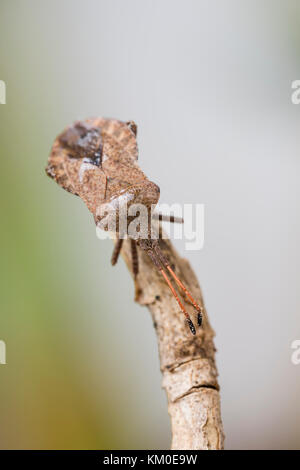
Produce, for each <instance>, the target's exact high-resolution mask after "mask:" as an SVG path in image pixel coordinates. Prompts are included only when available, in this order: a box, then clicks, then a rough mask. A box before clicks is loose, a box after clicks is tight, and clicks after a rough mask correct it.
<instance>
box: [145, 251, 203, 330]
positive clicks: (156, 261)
mask: <svg viewBox="0 0 300 470" xmlns="http://www.w3.org/2000/svg"><path fill="white" fill-rule="evenodd" d="M147 253H148V255H149V256H150V258H151V260H152V262H153V264H154V265H155V266H156V267H157V269H158V270H159V271H160V272H161V274H162V275H163V277H164V278H165V281H166V283H167V284H168V286H169V288H170V290H171V292H172V294H173V295H174V297H175V299H176V301H177V303H178V305H179V307H180V310H181V311H182V313H183V314H184V316H185V318H186V321H187V324H188V325H189V328H190V330H191V332H192V334H193V335H195V334H196V329H195V327H194V324H193V322H192V320H191V317H190V316H189V314H188V312H187V311H186V310H185V308H184V306H183V305H182V303H181V301H180V299H179V297H178V294H177V292H176V290H175V289H174V287H173V286H172V283H171V281H170V279H169V278H168V276H167V274H166V273H165V271H164V270H163V267H162V266H161V264H160V261H159V258H158V257H157V254H156V253H155V252H154V251H153V249H152V250H147Z"/></svg>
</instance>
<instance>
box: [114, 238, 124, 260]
mask: <svg viewBox="0 0 300 470" xmlns="http://www.w3.org/2000/svg"><path fill="white" fill-rule="evenodd" d="M122 245H123V238H118V239H117V241H116V244H115V247H114V251H113V253H112V256H111V264H112V265H113V266H114V265H115V264H116V262H117V261H118V258H119V254H120V251H121V248H122Z"/></svg>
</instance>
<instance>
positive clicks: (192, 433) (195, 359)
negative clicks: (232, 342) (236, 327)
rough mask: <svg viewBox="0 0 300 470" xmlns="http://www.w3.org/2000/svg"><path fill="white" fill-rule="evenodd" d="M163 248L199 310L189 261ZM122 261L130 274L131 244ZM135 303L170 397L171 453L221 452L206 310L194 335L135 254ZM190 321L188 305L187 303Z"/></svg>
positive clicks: (151, 269) (211, 334) (212, 349)
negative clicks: (148, 325) (144, 312)
mask: <svg viewBox="0 0 300 470" xmlns="http://www.w3.org/2000/svg"><path fill="white" fill-rule="evenodd" d="M160 245H161V248H162V249H163V251H164V253H165V255H166V256H167V257H168V259H169V260H170V262H171V264H173V265H174V266H175V270H176V273H177V274H178V275H179V276H180V279H182V280H183V282H184V283H185V284H186V286H187V287H188V288H190V290H191V292H193V293H194V294H195V296H196V298H197V299H198V301H199V303H200V305H203V306H204V304H203V298H202V294H201V289H200V286H199V283H198V281H197V278H196V276H195V274H194V272H193V270H192V269H191V267H190V264H189V263H188V261H187V260H185V259H183V258H181V257H180V256H179V255H178V254H177V252H176V251H175V249H174V248H173V246H172V244H171V242H170V241H169V240H161V242H160ZM122 256H123V258H124V260H125V262H126V264H127V266H128V268H129V270H130V272H131V273H132V266H131V256H130V241H128V240H125V241H124V244H123V248H122ZM138 256H139V265H140V271H139V275H138V279H137V282H138V287H139V290H140V296H139V298H138V302H139V303H140V304H141V305H145V306H147V307H148V309H149V310H150V312H151V315H152V319H153V324H154V328H155V330H156V334H157V340H158V348H159V355H160V366H161V372H162V375H163V382H162V383H163V388H164V389H165V390H166V393H167V398H168V410H169V415H170V417H171V426H172V446H171V448H172V449H173V450H210V449H211V450H219V449H223V446H224V433H223V426H222V419H221V409H220V393H219V385H218V381H217V376H218V373H217V368H216V362H215V351H216V350H215V347H214V342H213V338H214V331H213V329H212V328H211V326H210V324H209V321H208V317H207V312H206V310H205V307H204V318H203V327H202V328H200V329H198V331H197V334H196V336H192V335H191V333H190V331H189V328H188V326H187V324H186V323H185V322H184V321H183V318H182V314H181V313H180V310H179V308H178V305H177V303H176V301H175V299H174V298H173V297H172V294H171V293H170V291H169V289H168V287H167V285H166V284H165V282H164V280H163V278H162V277H161V275H160V274H159V272H157V270H156V269H155V268H154V267H153V265H152V263H151V261H150V259H149V257H148V256H147V254H146V253H145V252H144V251H143V250H141V249H139V250H138ZM185 306H186V308H187V310H188V311H189V313H190V315H191V317H193V316H194V311H193V308H192V306H191V305H190V304H189V303H187V302H185Z"/></svg>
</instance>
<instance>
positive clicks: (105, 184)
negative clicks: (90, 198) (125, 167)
mask: <svg viewBox="0 0 300 470" xmlns="http://www.w3.org/2000/svg"><path fill="white" fill-rule="evenodd" d="M104 178H105V183H104V199H105V198H106V189H107V176H106V174H105V173H104Z"/></svg>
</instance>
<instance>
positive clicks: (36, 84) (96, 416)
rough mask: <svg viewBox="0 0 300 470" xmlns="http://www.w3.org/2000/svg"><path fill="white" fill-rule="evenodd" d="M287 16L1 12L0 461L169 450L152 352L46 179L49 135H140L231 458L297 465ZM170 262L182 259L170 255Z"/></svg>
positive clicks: (26, 7) (174, 10) (76, 208)
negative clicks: (0, 348) (277, 451)
mask: <svg viewBox="0 0 300 470" xmlns="http://www.w3.org/2000/svg"><path fill="white" fill-rule="evenodd" d="M299 13H300V8H299V2H296V1H295V2H294V1H281V2H280V1H269V0H268V1H263V2H258V1H247V0H244V1H242V2H240V1H231V0H228V1H224V2H218V1H212V2H208V1H192V0H187V1H186V2H184V3H183V2H180V1H170V0H162V1H158V0H154V1H145V0H143V1H135V0H126V1H121V0H111V1H108V0H100V1H94V0H87V1H86V2H79V1H77V0H62V1H58V0H54V1H51V2H50V1H45V0H39V1H38V0H22V1H21V0H18V1H17V0H1V4H0V41H1V57H0V79H1V80H4V81H5V82H6V86H7V104H6V105H0V119H1V129H0V148H1V186H0V192H1V194H0V205H1V274H0V276H1V277H0V286H1V287H0V288H1V316H0V339H2V340H4V341H5V342H6V345H7V365H0V420H1V427H0V447H1V448H3V449H12V448H13V449H14V448H35V449H44V448H47V449H54V448H57V449H78V448H84V449H87V448H89V449H92V448H100V449H104V448H107V449H116V448H118V449H121V448H123V449H138V448H153V449H160V448H168V447H169V444H170V427H169V419H168V415H167V404H166V399H165V396H164V393H163V391H162V390H161V384H160V381H161V378H160V372H159V361H158V353H157V347H156V341H155V334H154V330H153V327H152V324H151V320H150V316H149V314H148V312H147V311H146V309H142V308H140V307H138V306H137V305H135V304H134V303H133V295H134V294H133V286H132V282H131V279H130V278H129V276H128V273H127V271H126V269H125V267H124V265H123V262H120V263H119V265H118V266H117V267H116V268H112V267H111V266H110V255H111V250H112V244H111V242H110V241H108V240H106V241H99V240H98V239H97V238H96V235H95V228H94V222H93V219H92V217H91V216H90V214H89V213H88V211H87V210H86V208H85V207H84V206H83V203H81V201H80V200H79V199H77V198H75V197H74V196H72V195H70V194H68V193H66V192H64V191H63V190H62V189H60V188H59V187H58V186H57V185H55V184H54V183H53V182H52V181H51V180H50V179H49V178H47V177H46V175H45V174H44V167H45V165H46V161H47V158H48V154H49V151H50V148H51V145H52V142H53V140H54V138H55V136H56V135H57V134H58V133H59V132H60V131H61V130H62V129H63V128H64V127H65V126H66V125H67V124H69V123H71V122H73V121H74V120H76V119H78V118H86V117H89V116H109V117H115V118H118V119H122V120H129V119H134V120H135V121H136V122H137V123H138V125H139V134H138V140H139V146H140V149H141V157H140V163H141V166H142V168H143V169H144V170H145V172H146V174H147V175H148V176H149V177H150V178H151V179H152V180H154V181H155V182H157V183H158V184H159V185H160V187H161V192H162V202H169V203H173V202H179V203H186V202H194V203H205V205H206V235H205V237H206V238H205V240H206V241H205V247H204V250H203V252H201V253H191V252H189V253H186V256H187V257H188V258H189V259H190V261H191V262H192V264H193V266H194V267H195V269H196V272H197V274H198V275H199V276H200V280H201V282H202V285H203V287H204V293H205V298H206V303H207V307H208V312H209V314H210V318H211V321H212V324H213V327H214V328H215V330H216V331H217V340H216V342H217V346H218V349H219V353H218V364H219V370H220V373H221V377H220V381H221V385H222V405H223V415H224V425H225V431H226V434H227V440H226V444H227V447H228V448H299V445H300V424H299V422H300V421H299V418H300V405H299V399H298V397H299V388H300V387H299V385H300V366H299V369H297V367H295V366H293V365H292V364H291V361H290V354H291V350H290V343H291V341H293V340H294V339H297V337H299V335H300V331H299V326H300V322H299V304H300V299H299V247H298V244H299V232H300V226H299V221H298V214H299V184H298V180H299V144H300V142H299V137H298V136H299V118H300V108H299V109H297V107H296V106H293V105H291V102H290V93H291V89H290V86H291V81H292V80H295V79H299V78H300V64H299V50H300V49H299ZM178 248H179V249H180V250H181V251H182V252H183V251H184V245H183V244H180V243H179V242H178Z"/></svg>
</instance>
